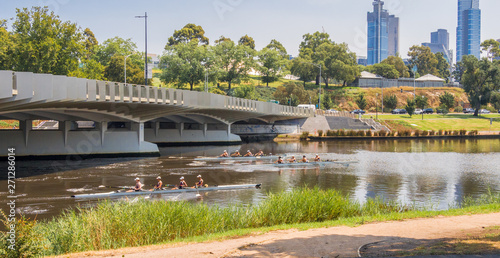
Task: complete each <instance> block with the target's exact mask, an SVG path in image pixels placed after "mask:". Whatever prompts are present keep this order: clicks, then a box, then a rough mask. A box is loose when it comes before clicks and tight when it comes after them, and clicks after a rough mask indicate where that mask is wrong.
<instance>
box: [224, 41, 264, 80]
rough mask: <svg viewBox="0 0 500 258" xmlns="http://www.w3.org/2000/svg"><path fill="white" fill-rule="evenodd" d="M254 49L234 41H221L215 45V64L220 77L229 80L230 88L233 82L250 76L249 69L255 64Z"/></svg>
mask: <svg viewBox="0 0 500 258" xmlns="http://www.w3.org/2000/svg"><path fill="white" fill-rule="evenodd" d="M254 52H255V51H254V50H253V49H251V48H250V47H247V46H244V45H236V44H235V43H234V42H233V41H223V42H219V44H217V45H216V46H215V47H214V64H215V66H216V68H217V74H218V79H219V80H220V81H222V82H227V83H228V87H229V90H230V89H231V85H232V84H233V83H239V82H240V81H241V80H242V79H244V78H246V77H248V71H250V69H251V68H252V67H253V66H254V62H253V56H254Z"/></svg>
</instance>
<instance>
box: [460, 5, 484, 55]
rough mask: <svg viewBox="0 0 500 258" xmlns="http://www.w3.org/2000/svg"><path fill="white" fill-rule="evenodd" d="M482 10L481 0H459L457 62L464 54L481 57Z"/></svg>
mask: <svg viewBox="0 0 500 258" xmlns="http://www.w3.org/2000/svg"><path fill="white" fill-rule="evenodd" d="M480 44H481V10H480V9H479V0H458V26H457V62H459V61H461V60H462V57H463V56H466V55H473V56H475V57H477V58H478V59H479V58H480V57H481V46H480Z"/></svg>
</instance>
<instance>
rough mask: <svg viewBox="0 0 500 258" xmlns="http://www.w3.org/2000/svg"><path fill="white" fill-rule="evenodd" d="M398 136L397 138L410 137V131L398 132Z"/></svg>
mask: <svg viewBox="0 0 500 258" xmlns="http://www.w3.org/2000/svg"><path fill="white" fill-rule="evenodd" d="M398 136H399V137H407V136H411V131H410V130H401V131H398Z"/></svg>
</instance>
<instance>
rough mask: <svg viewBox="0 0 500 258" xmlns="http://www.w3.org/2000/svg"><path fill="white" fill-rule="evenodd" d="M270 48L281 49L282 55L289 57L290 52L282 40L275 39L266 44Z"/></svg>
mask: <svg viewBox="0 0 500 258" xmlns="http://www.w3.org/2000/svg"><path fill="white" fill-rule="evenodd" d="M266 48H268V49H272V50H277V51H279V53H280V55H281V56H283V57H284V58H286V59H288V54H287V52H286V48H285V47H284V46H283V44H281V42H279V41H277V40H275V39H273V40H271V42H270V43H269V44H268V45H267V46H266Z"/></svg>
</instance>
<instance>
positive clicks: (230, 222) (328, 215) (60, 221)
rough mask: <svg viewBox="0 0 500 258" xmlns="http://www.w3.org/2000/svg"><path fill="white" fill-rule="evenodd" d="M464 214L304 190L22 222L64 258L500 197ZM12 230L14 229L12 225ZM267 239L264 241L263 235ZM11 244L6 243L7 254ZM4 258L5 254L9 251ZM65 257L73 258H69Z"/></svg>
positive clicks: (490, 208) (120, 206) (401, 214)
mask: <svg viewBox="0 0 500 258" xmlns="http://www.w3.org/2000/svg"><path fill="white" fill-rule="evenodd" d="M461 205H462V207H463V208H461V209H450V210H447V211H426V210H423V209H419V208H416V207H410V206H405V205H400V204H397V203H394V202H385V201H383V200H381V199H378V198H377V199H368V200H367V201H366V203H364V204H362V205H361V204H359V203H357V202H355V201H351V200H350V199H349V198H348V197H345V196H342V195H341V194H339V193H338V192H337V191H335V190H320V189H318V188H313V189H308V188H300V189H295V190H293V191H291V192H281V193H278V194H268V196H267V198H266V199H264V200H263V201H262V202H261V203H260V204H259V205H256V206H238V205H230V206H228V207H219V206H216V205H214V206H207V205H205V204H192V203H186V202H165V201H153V202H146V201H140V200H139V201H137V202H125V201H120V202H114V203H111V202H108V201H105V202H102V203H100V204H98V205H97V206H96V207H92V208H87V209H77V210H72V211H68V212H65V213H64V214H63V215H61V216H59V217H56V218H54V219H53V220H51V221H47V222H39V223H35V222H26V221H19V222H18V224H17V226H18V230H19V232H23V234H21V235H20V236H19V238H18V241H19V243H23V244H24V245H25V246H22V248H21V250H25V251H30V252H32V253H35V254H44V255H57V254H66V253H72V252H82V251H93V250H106V249H117V248H123V247H134V246H145V245H152V244H164V243H179V242H192V241H195V242H204V241H209V240H221V239H227V238H233V237H239V236H244V235H248V234H254V233H255V232H269V231H274V230H283V229H290V228H297V229H310V228H319V227H332V226H339V225H348V226H356V225H360V224H364V223H367V222H375V221H390V220H402V219H410V218H421V217H433V216H438V215H443V216H452V215H463V214H480V213H491V212H498V210H499V209H500V194H497V193H491V192H490V193H489V195H485V196H483V197H482V198H479V199H475V200H472V199H470V198H466V199H465V201H464V202H463V203H462V204H461ZM6 226H8V225H6ZM259 234H260V233H259ZM5 237H6V236H3V238H2V243H3V244H2V247H3V248H4V247H5V243H6V242H7V241H6V238H5ZM4 250H5V249H4ZM65 257H66V256H65Z"/></svg>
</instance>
